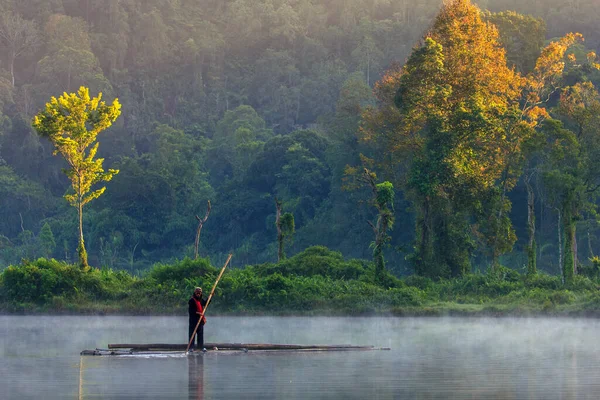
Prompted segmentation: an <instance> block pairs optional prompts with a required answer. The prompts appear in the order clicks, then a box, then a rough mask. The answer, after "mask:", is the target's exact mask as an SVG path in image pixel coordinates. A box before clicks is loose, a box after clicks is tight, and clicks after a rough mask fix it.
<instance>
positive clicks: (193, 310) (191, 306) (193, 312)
mask: <svg viewBox="0 0 600 400" xmlns="http://www.w3.org/2000/svg"><path fill="white" fill-rule="evenodd" d="M200 304H202V309H204V308H206V300H205V299H204V298H201V299H200ZM197 311H198V307H196V299H195V298H194V296H192V297H190V300H189V301H188V313H189V314H190V325H193V326H196V324H197V323H198V320H199V319H200V314H197ZM200 325H204V323H201V324H200Z"/></svg>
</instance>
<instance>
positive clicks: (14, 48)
mask: <svg viewBox="0 0 600 400" xmlns="http://www.w3.org/2000/svg"><path fill="white" fill-rule="evenodd" d="M0 42H1V43H3V44H4V48H5V49H6V52H7V53H8V62H9V67H10V77H11V82H12V86H13V87H14V86H15V61H16V60H17V58H18V57H19V56H22V55H23V54H25V53H26V52H27V51H30V50H32V49H33V48H34V47H35V46H36V45H37V43H38V31H37V28H36V27H35V23H34V22H33V21H28V20H26V19H23V18H21V16H20V15H19V14H16V13H13V12H3V13H2V15H1V16H0Z"/></svg>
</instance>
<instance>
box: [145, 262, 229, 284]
mask: <svg viewBox="0 0 600 400" xmlns="http://www.w3.org/2000/svg"><path fill="white" fill-rule="evenodd" d="M217 272H218V271H217V269H216V268H215V267H213V266H212V265H210V261H209V260H208V258H199V259H197V260H192V259H190V258H187V257H186V258H184V259H183V260H181V261H177V262H175V263H174V264H172V265H169V264H161V263H158V264H155V265H154V267H152V269H151V270H150V272H149V273H148V275H147V276H148V277H149V278H151V279H154V280H156V282H158V283H164V282H169V281H171V282H183V281H184V280H185V279H186V278H195V277H203V276H206V275H209V274H216V273H217Z"/></svg>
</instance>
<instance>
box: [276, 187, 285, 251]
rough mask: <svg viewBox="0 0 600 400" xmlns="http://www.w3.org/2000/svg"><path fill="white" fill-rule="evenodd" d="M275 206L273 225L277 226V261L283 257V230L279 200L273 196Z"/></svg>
mask: <svg viewBox="0 0 600 400" xmlns="http://www.w3.org/2000/svg"><path fill="white" fill-rule="evenodd" d="M275 207H276V208H277V214H276V215H275V226H276V227H277V262H280V261H281V260H283V259H284V258H285V255H284V253H283V231H282V229H281V201H279V200H277V198H275Z"/></svg>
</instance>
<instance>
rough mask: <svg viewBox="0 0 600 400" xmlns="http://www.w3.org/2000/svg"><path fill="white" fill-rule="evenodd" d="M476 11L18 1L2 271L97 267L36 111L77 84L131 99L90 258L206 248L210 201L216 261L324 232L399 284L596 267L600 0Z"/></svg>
mask: <svg viewBox="0 0 600 400" xmlns="http://www.w3.org/2000/svg"><path fill="white" fill-rule="evenodd" d="M477 5H478V6H479V7H480V8H481V10H480V9H478V8H476V7H473V6H472V5H471V4H470V2H468V1H466V0H457V1H454V2H449V3H448V2H447V7H446V8H443V7H442V2H441V1H440V0H426V1H420V2H412V1H408V0H396V1H392V0H28V1H17V0H14V1H12V0H0V11H1V15H0V269H4V268H6V267H7V266H8V265H11V264H13V265H14V264H18V263H20V262H21V260H23V259H25V260H34V259H37V258H39V257H46V258H55V259H57V260H64V261H66V262H71V263H73V262H76V261H77V259H78V254H77V249H78V235H77V232H78V225H79V221H78V215H77V212H76V210H74V209H73V207H71V206H70V205H69V203H68V202H67V201H65V199H64V198H63V196H65V194H67V195H68V194H69V193H70V191H71V190H72V187H71V182H70V181H69V179H68V177H67V175H65V174H64V173H63V169H65V168H67V163H66V162H65V160H64V158H62V157H60V156H57V155H54V154H53V151H54V147H53V143H52V142H51V141H50V140H48V138H46V137H43V135H38V132H37V131H36V129H35V128H34V126H33V124H32V121H33V118H34V116H35V115H36V114H38V113H39V112H40V111H41V110H42V109H43V108H44V105H45V104H46V103H47V102H48V101H49V100H50V98H51V97H52V96H55V97H58V96H61V95H62V94H63V92H66V93H73V92H77V91H78V90H79V88H80V86H85V87H88V88H89V90H90V94H91V95H92V96H96V95H97V94H98V93H99V92H101V93H102V94H103V99H104V100H106V102H107V103H111V102H113V100H114V99H116V98H118V101H119V103H120V105H121V115H120V116H119V117H118V118H116V119H115V121H114V123H113V124H112V126H111V127H110V128H108V129H106V130H105V131H103V132H101V133H100V135H99V136H98V142H99V143H100V144H99V147H98V156H99V157H101V158H103V159H104V166H105V167H106V168H111V169H115V170H119V173H118V174H116V175H115V176H114V177H112V180H110V182H107V183H106V184H105V186H106V191H105V192H104V193H103V194H102V195H101V196H99V197H98V198H97V199H95V200H94V201H92V202H90V203H89V204H88V205H86V207H85V212H84V213H83V231H84V233H85V243H86V249H87V253H88V256H89V263H90V265H93V266H96V267H107V268H112V269H115V270H119V269H124V270H127V271H128V272H129V273H132V274H139V273H140V272H142V271H145V270H148V269H149V267H150V266H152V265H153V264H154V263H156V262H168V261H173V260H176V259H179V260H181V259H183V258H184V257H194V255H195V243H194V239H195V238H196V234H197V229H198V223H199V221H201V220H202V217H204V216H205V215H207V216H208V218H206V219H205V223H204V224H203V225H202V231H201V236H200V237H199V242H198V247H199V248H198V253H199V255H200V256H201V257H209V258H210V260H211V261H212V262H213V263H214V264H215V265H217V264H222V263H223V262H224V260H225V258H226V256H227V254H229V253H230V252H233V253H234V254H235V256H234V257H233V259H232V264H233V266H234V267H241V266H245V265H248V264H259V263H265V262H275V261H277V260H278V258H281V257H282V256H285V254H282V253H287V255H288V256H292V255H294V254H297V253H300V252H302V251H303V250H305V249H307V248H309V247H310V246H315V245H320V246H326V247H327V248H329V249H331V250H334V251H338V252H340V253H341V254H343V256H344V257H345V258H347V259H350V258H360V259H369V260H370V259H373V258H374V259H375V261H376V263H375V264H376V265H378V266H380V267H381V268H386V269H387V270H389V271H391V272H392V273H393V274H394V275H396V276H405V275H411V274H413V273H416V274H418V275H422V276H426V277H430V278H439V277H456V276H462V275H464V274H466V273H469V272H475V271H487V270H488V269H499V268H502V267H503V266H504V267H508V268H512V269H515V270H518V271H520V272H528V271H529V272H535V271H537V270H540V271H545V272H547V273H550V274H553V275H557V276H561V277H563V279H566V280H570V279H572V275H573V274H577V273H578V272H582V271H588V270H593V269H594V268H598V267H599V266H600V260H598V258H597V257H596V255H597V249H598V247H599V246H600V237H599V236H598V234H599V233H600V229H599V228H600V227H598V224H597V221H596V216H597V213H596V211H597V205H598V199H597V194H598V192H600V190H599V189H598V188H599V187H600V135H599V133H600V98H599V96H598V92H597V88H598V87H600V72H599V71H598V68H597V67H598V62H599V61H598V60H597V59H596V56H595V53H596V52H599V51H600V31H599V30H598V29H597V21H599V20H600V7H598V5H597V0H575V1H571V2H564V1H558V0H536V1H531V2H520V1H514V0H482V1H479V2H477ZM440 9H441V10H442V11H441V12H440ZM457 21H458V22H457ZM208 202H210V205H208V204H209V203H208ZM208 207H210V214H209V213H208V212H207V211H208ZM282 221H287V225H286V226H285V227H287V230H285V232H281V230H282V228H284V224H283V223H282ZM278 238H279V239H280V240H279V243H278ZM283 242H285V246H279V247H278V244H282V243H283ZM282 247H284V248H282ZM593 273H594V271H592V272H590V274H593Z"/></svg>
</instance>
